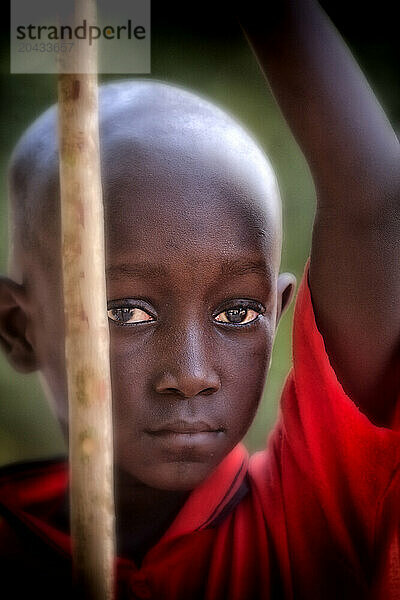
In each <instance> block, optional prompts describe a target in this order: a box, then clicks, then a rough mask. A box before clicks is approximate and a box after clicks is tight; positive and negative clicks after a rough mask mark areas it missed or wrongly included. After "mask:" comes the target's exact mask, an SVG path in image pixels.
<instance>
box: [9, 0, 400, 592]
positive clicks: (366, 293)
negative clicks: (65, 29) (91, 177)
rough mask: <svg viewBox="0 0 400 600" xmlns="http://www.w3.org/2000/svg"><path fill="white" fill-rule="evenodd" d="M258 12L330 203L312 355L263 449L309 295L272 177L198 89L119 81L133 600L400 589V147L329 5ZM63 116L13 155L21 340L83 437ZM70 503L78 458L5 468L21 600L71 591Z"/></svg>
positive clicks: (324, 210) (297, 349)
mask: <svg viewBox="0 0 400 600" xmlns="http://www.w3.org/2000/svg"><path fill="white" fill-rule="evenodd" d="M240 19H241V23H242V26H243V28H244V30H245V32H246V35H247V36H248V38H249V40H250V42H251V44H252V46H253V48H254V51H255V53H256V55H257V57H258V60H259V62H260V65H261V67H262V68H263V69H264V70H265V72H266V73H267V74H268V79H269V81H270V83H271V85H272V87H273V89H274V92H275V94H276V96H277V98H278V100H279V102H280V104H281V106H282V109H283V111H284V113H285V115H286V118H287V119H288V121H289V124H290V125H291V127H292V129H293V131H294V132H295V134H296V136H297V138H298V141H299V143H300V145H301V147H302V149H303V151H304V153H305V155H306V157H307V159H308V161H309V164H310V167H311V169H312V173H313V176H314V180H315V184H316V187H317V192H318V210H317V215H316V221H315V225H314V231H313V245H312V251H311V258H310V266H309V272H308V269H307V270H306V275H305V277H304V280H303V282H302V284H301V288H300V291H299V296H298V299H297V307H296V315H295V324H294V367H293V370H292V372H291V374H290V376H289V378H288V380H287V383H286V386H285V389H284V392H283V397H282V410H281V416H280V419H279V422H278V424H277V426H276V428H275V431H274V432H273V434H272V436H271V438H270V440H269V446H268V449H267V450H266V451H264V452H260V453H257V454H256V455H255V456H253V457H252V458H251V459H250V460H249V459H248V457H247V455H246V452H245V450H244V448H243V446H242V445H241V444H240V440H241V438H242V437H243V435H244V434H245V432H246V431H247V429H248V427H249V426H250V423H251V421H252V418H253V416H254V413H255V411H256V408H257V404H258V401H259V398H260V394H261V391H262V387H263V383H264V379H265V375H266V372H267V368H268V364H269V359H270V353H271V348H272V342H273V337H274V333H275V330H276V326H277V323H278V321H279V318H280V315H281V314H282V312H283V311H284V309H285V308H286V306H287V305H288V303H289V302H290V300H291V296H292V294H293V289H294V279H293V277H292V276H290V275H287V274H281V275H279V257H280V243H281V230H280V209H279V195H278V190H277V186H276V183H275V178H274V175H273V172H272V170H271V167H270V165H269V163H268V161H267V159H266V158H265V156H264V155H263V153H262V152H261V150H260V149H259V148H258V146H257V145H256V144H255V143H254V141H253V140H252V139H251V138H250V137H249V136H248V135H247V133H246V132H244V131H243V130H242V129H241V128H240V127H239V126H238V125H237V123H235V122H234V121H233V120H232V119H231V118H230V117H228V116H227V115H225V114H224V113H222V111H220V110H219V109H216V108H215V107H213V106H212V105H210V104H209V103H208V102H206V101H204V100H202V99H199V98H197V97H196V96H193V94H190V93H188V92H185V91H183V90H180V89H179V88H174V87H172V86H166V85H163V84H160V83H154V82H140V81H138V82H132V83H121V84H112V85H109V86H105V87H104V88H103V89H102V91H101V98H100V102H101V124H100V125H101V139H102V144H103V157H102V161H103V176H104V197H105V206H106V236H107V238H106V239H107V292H108V300H109V306H108V314H109V318H110V332H111V367H112V378H113V401H114V423H115V446H116V447H115V462H116V508H117V539H118V556H119V559H118V594H119V596H118V597H120V598H157V599H164V598H165V599H171V598H174V599H180V598H207V599H210V600H211V599H216V598H229V599H237V600H239V599H240V600H243V599H252V598H263V599H265V598H296V599H298V598H313V599H314V598H315V599H320V598H321V599H322V598H324V599H325V598H366V597H368V596H369V595H371V596H373V597H379V598H390V599H393V598H400V593H399V589H400V588H399V586H398V582H399V576H400V575H399V573H400V561H399V555H400V549H399V512H398V506H399V500H400V498H399V496H400V479H399V464H400V444H399V442H400V434H399V432H398V425H399V419H398V415H397V418H396V399H397V393H398V389H399V386H398V383H399V382H398V331H399V320H400V315H399V309H398V302H397V301H398V298H399V291H400V290H399V286H400V283H399V280H398V260H397V259H396V257H397V256H398V251H399V240H400V235H399V218H398V215H399V199H398V187H399V177H398V154H399V152H398V144H397V141H396V139H395V137H394V134H393V132H392V130H391V128H390V126H389V125H388V123H387V122H386V120H385V118H384V116H383V115H382V113H381V111H380V109H379V107H378V106H377V104H376V102H375V100H374V98H373V97H372V96H371V94H370V91H369V89H368V88H367V86H366V84H365V82H364V81H363V79H362V77H361V76H360V74H359V72H358V71H357V69H356V67H355V66H354V65H353V63H352V62H351V59H350V58H349V56H348V55H347V52H346V50H345V49H344V48H343V47H342V46H341V44H340V42H339V41H338V39H337V37H336V34H335V32H334V31H333V30H332V29H331V27H330V25H329V23H327V21H326V19H325V17H324V16H323V14H322V13H321V12H320V11H319V9H318V7H317V6H316V5H315V4H314V3H312V2H308V0H303V1H298V2H296V3H295V5H294V3H292V2H290V1H289V0H288V1H287V2H282V3H281V4H280V7H279V9H277V10H276V14H275V15H274V21H273V23H271V21H270V20H267V19H266V17H265V16H264V15H263V11H262V9H261V8H256V9H253V11H252V17H251V19H250V18H248V17H247V16H246V15H240ZM266 23H268V26H269V28H270V31H269V32H267V31H266V30H265V28H266V25H265V24H266ZM352 98H356V99H357V103H356V104H353V103H352V102H351V99H352ZM55 122H56V115H55V110H54V109H50V111H48V112H47V113H45V114H44V115H43V116H42V117H41V118H40V119H39V120H38V121H37V122H36V123H35V124H34V125H33V126H32V127H31V129H30V130H28V132H27V134H26V135H25V136H24V138H23V139H22V140H21V142H20V144H19V146H18V147H17V150H16V152H15V154H14V158H13V161H12V165H11V173H10V184H11V202H12V208H13V218H14V230H13V240H14V250H13V256H12V273H11V275H12V279H3V280H2V283H1V322H0V331H1V337H2V340H3V345H4V348H5V351H6V353H7V355H8V357H9V359H10V360H11V362H12V363H13V364H14V366H15V367H16V368H18V369H20V370H25V371H29V370H33V369H40V370H41V372H42V374H43V376H44V378H45V380H46V383H47V385H48V387H49V389H50V391H51V395H52V398H53V402H54V407H55V410H56V413H57V416H58V418H59V420H60V422H61V424H62V426H63V427H64V429H65V430H66V429H67V414H66V389H65V388H66V384H65V365H64V361H63V341H62V338H63V335H62V327H63V325H62V324H63V312H62V294H61V281H60V260H59V224H58V207H57V195H58V187H57V186H58V178H57V142H56V132H55ZM43 231H45V234H43ZM39 232H40V237H39ZM307 275H308V277H307ZM308 279H309V283H308ZM308 285H309V286H310V289H309V288H308ZM310 290H311V293H312V303H311V295H310ZM314 314H315V319H316V321H317V324H318V328H317V325H316V323H315V319H314ZM378 340H379V343H377V341H378ZM325 348H326V349H325ZM328 357H329V358H328ZM339 381H340V383H339ZM350 398H351V399H350ZM66 499H67V478H66V469H65V465H64V464H63V463H59V462H53V463H48V462H47V463H42V464H40V465H36V466H33V467H31V468H26V467H22V468H21V469H20V470H19V469H18V468H16V467H12V468H10V469H9V470H8V471H6V472H4V473H3V476H2V485H1V490H0V501H1V511H2V514H3V517H4V521H3V524H2V533H1V535H2V538H1V539H2V549H1V553H2V557H1V558H2V560H1V563H0V564H1V567H0V568H1V569H2V583H3V585H4V586H6V585H11V586H12V588H10V589H11V590H12V597H14V598H15V597H26V595H27V593H28V592H29V593H30V594H32V593H35V592H36V593H37V594H39V597H41V598H50V597H53V596H55V595H56V597H57V598H63V597H66V598H69V597H71V589H70V587H69V586H70V583H69V582H70V578H69V568H70V562H69V543H70V540H69V536H68V507H67V500H66ZM21 574H23V577H21ZM6 589H7V588H6ZM10 595H11V594H10Z"/></svg>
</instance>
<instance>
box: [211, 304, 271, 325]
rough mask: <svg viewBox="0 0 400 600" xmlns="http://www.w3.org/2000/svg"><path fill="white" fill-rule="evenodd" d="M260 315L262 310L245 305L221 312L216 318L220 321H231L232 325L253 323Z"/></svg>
mask: <svg viewBox="0 0 400 600" xmlns="http://www.w3.org/2000/svg"><path fill="white" fill-rule="evenodd" d="M259 315H260V311H257V310H253V309H252V308H246V307H245V306H233V307H232V308H228V309H226V310H223V311H222V312H220V313H219V314H218V315H217V316H216V317H215V320H216V321H218V322H219V323H230V324H231V325H245V324H246V323H251V322H252V321H255V319H256V318H257V317H258V316H259Z"/></svg>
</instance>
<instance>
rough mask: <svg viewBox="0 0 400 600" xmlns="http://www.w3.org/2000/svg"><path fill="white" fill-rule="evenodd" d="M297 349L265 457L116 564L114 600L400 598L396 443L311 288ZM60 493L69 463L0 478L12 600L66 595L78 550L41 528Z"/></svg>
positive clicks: (238, 461)
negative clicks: (317, 308)
mask: <svg viewBox="0 0 400 600" xmlns="http://www.w3.org/2000/svg"><path fill="white" fill-rule="evenodd" d="M293 349H294V350H293V368H292V370H291V372H290V374H289V376H288V378H287V381H286V384H285V387H284V390H283V394H282V400H281V410H280V416H279V419H278V422H277V424H276V426H275V429H274V431H273V432H272V434H271V436H270V437H269V440H268V444H267V448H266V449H265V450H264V451H262V452H257V453H256V454H255V455H253V456H252V457H251V458H249V457H248V454H247V451H246V450H245V448H244V446H243V445H241V444H239V445H238V446H237V447H236V448H235V449H234V450H233V451H232V452H231V453H230V454H229V455H228V456H227V457H226V458H225V459H224V460H223V461H222V463H220V465H219V466H218V467H217V469H216V470H215V471H214V472H213V473H212V474H211V475H210V477H209V478H208V479H207V480H206V481H205V482H203V483H202V484H201V485H200V486H199V487H198V488H196V489H195V490H194V491H193V492H192V493H191V494H190V496H189V498H188V500H187V501H186V503H185V505H184V506H183V508H182V509H181V511H180V512H179V514H178V515H177V517H176V518H175V520H174V522H173V523H172V524H171V526H170V527H169V529H168V530H167V531H166V533H165V534H164V536H163V537H162V538H161V540H160V541H159V542H157V544H156V545H155V546H154V547H153V548H152V549H151V550H150V551H149V552H148V553H147V555H146V556H145V558H144V560H143V563H142V565H141V567H140V569H138V568H137V567H136V565H135V564H134V563H133V562H132V561H130V560H127V559H122V558H119V559H118V560H117V575H118V576H117V579H118V598H121V599H122V598H154V599H156V600H187V599H190V600H195V599H200V598H201V599H204V600H221V599H227V600H228V599H229V600H253V599H254V600H256V599H263V600H266V599H276V598H279V599H280V598H285V599H286V598H287V599H291V598H293V599H295V600H301V599H303V598H304V599H310V600H319V599H321V600H322V599H323V600H327V599H335V600H337V599H338V598H340V599H344V598H351V599H352V600H354V599H357V598H360V599H361V598H362V599H365V598H368V597H371V598H382V599H384V600H400V432H399V430H398V427H394V428H393V429H386V428H380V427H376V426H375V425H373V424H372V423H371V422H370V421H369V420H368V419H367V417H366V416H364V415H363V414H362V413H361V412H360V411H359V410H358V409H357V407H356V406H355V404H354V403H353V402H352V401H351V400H350V399H349V398H348V397H347V396H346V394H345V392H344V391H343V389H342V387H341V385H340V383H339V382H338V380H337V378H336V376H335V373H334V371H333V369H332V367H331V365H330V363H329V359H328V357H327V354H326V351H325V347H324V342H323V339H322V337H321V335H320V333H319V331H318V329H317V327H316V324H315V319H314V314H313V309H312V303H311V298H310V292H309V289H308V285H307V278H306V277H305V278H304V279H303V281H302V284H301V286H300V290H299V294H298V298H297V303H296V311H295V320H294V339H293ZM66 487H67V469H66V464H65V463H64V462H58V461H56V462H54V461H52V462H43V463H41V464H36V465H31V466H30V467H29V466H25V467H23V468H21V467H6V469H5V470H4V472H3V475H2V476H1V479H0V514H3V516H4V517H5V518H4V519H3V523H2V528H0V571H2V572H1V577H0V581H2V585H3V586H4V585H5V584H4V583H3V582H4V581H5V580H6V579H7V577H8V579H9V580H10V582H11V583H10V584H12V586H13V596H12V597H13V598H19V597H26V594H27V593H28V592H29V593H30V595H32V594H33V593H34V590H35V586H36V589H38V592H37V593H38V594H39V595H38V597H40V598H42V599H44V598H50V597H53V598H57V600H59V599H61V598H68V597H71V596H70V594H71V592H70V587H69V586H70V584H69V581H70V577H69V574H70V540H69V537H68V535H67V534H65V533H62V532H61V531H59V530H56V529H54V528H52V527H51V526H50V525H49V524H48V522H47V521H49V520H50V516H51V513H52V511H53V510H55V508H56V507H57V503H58V502H60V501H62V500H61V499H62V498H63V496H64V494H65V490H66ZM3 589H4V587H3ZM18 594H20V595H18ZM46 594H47V595H46Z"/></svg>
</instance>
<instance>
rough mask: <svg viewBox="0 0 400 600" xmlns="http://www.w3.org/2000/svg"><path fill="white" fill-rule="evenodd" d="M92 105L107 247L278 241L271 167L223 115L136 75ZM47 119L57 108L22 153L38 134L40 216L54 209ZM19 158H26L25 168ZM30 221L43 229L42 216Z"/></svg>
mask: <svg viewBox="0 0 400 600" xmlns="http://www.w3.org/2000/svg"><path fill="white" fill-rule="evenodd" d="M100 108H101V122H100V138H101V151H102V177H103V189H104V201H105V212H106V231H107V236H108V240H107V243H108V248H109V250H110V252H111V253H112V254H116V253H118V252H119V251H121V249H122V250H123V247H124V246H129V245H132V244H134V245H135V246H136V248H137V250H138V252H139V246H140V245H141V246H142V248H143V250H144V249H145V248H147V249H148V250H150V249H152V248H154V243H155V241H157V240H158V241H160V243H163V244H164V248H167V247H169V252H170V253H171V252H172V251H173V250H174V249H175V250H176V249H177V248H178V247H183V245H186V248H187V245H188V244H191V245H192V247H193V248H194V246H195V245H196V242H198V243H201V244H202V245H203V246H205V245H207V243H208V244H209V246H210V248H212V247H214V248H215V247H216V243H217V241H219V242H220V244H223V243H224V240H225V243H226V250H228V248H229V244H236V245H237V246H240V245H244V246H246V245H247V246H249V244H250V245H251V244H253V245H254V243H256V244H257V245H259V246H260V248H261V247H262V245H264V246H263V248H264V250H265V251H267V252H271V251H272V250H271V249H272V248H275V250H276V249H277V248H278V247H279V246H280V201H279V192H278V188H277V184H276V180H275V176H274V173H273V171H272V169H271V167H270V165H269V163H268V160H267V159H266V157H265V155H264V154H263V152H262V151H261V150H260V148H259V147H258V146H257V144H256V143H255V142H254V141H253V140H252V138H251V137H250V136H249V135H248V134H247V132H245V131H244V130H243V129H242V127H241V126H240V125H239V124H238V123H236V122H235V121H234V120H233V119H232V118H231V117H230V116H229V115H226V114H225V113H224V112H223V111H221V110H220V109H219V108H217V107H215V106H214V105H212V104H210V103H209V102H207V101H204V100H203V99H201V98H198V97H197V96H195V95H194V94H191V93H189V92H187V91H186V90H181V89H180V88H175V87H174V86H169V85H165V84H161V83H158V82H143V81H142V82H124V83H123V84H113V85H110V86H105V88H104V89H103V91H102V93H101V95H100ZM54 127H55V114H54V113H53V114H51V112H49V113H48V115H47V119H46V116H44V117H42V119H41V121H39V123H38V125H37V126H36V132H35V126H34V129H33V132H32V133H33V135H31V140H29V136H28V140H27V141H26V142H25V145H26V146H27V152H25V154H26V155H28V156H29V154H30V149H31V148H32V145H34V142H35V140H34V138H35V137H36V138H39V137H40V139H41V142H40V152H39V153H38V151H37V144H36V154H35V155H36V157H38V156H39V158H40V165H38V166H40V168H39V169H35V168H34V167H35V165H33V166H32V172H33V175H34V177H33V178H32V180H31V182H30V183H31V190H32V194H33V195H34V196H35V197H36V198H35V199H34V202H38V203H39V204H41V209H42V210H38V211H36V213H35V214H36V215H40V214H41V215H42V216H43V218H45V219H46V220H47V221H48V220H49V218H50V219H51V218H52V217H51V215H53V216H54V217H55V218H54V220H55V222H57V212H58V210H57V205H58V203H59V198H58V196H59V192H58V181H57V179H58V177H57V172H58V164H57V152H56V144H57V143H56V141H55V142H54V137H56V135H55V131H53V134H54V135H53V136H52V134H51V129H54ZM35 133H36V135H35ZM37 141H38V140H37V139H36V142H37ZM22 154H23V152H22ZM46 154H48V156H46ZM17 159H18V156H17ZM33 160H34V159H33ZM27 162H28V161H27V160H26V157H25V165H23V166H25V169H26V168H27ZM22 163H24V161H22ZM16 179H18V178H16ZM49 182H50V183H49ZM43 191H45V192H46V193H45V194H44V193H43ZM35 225H36V227H40V228H41V229H43V225H44V223H40V222H39V223H36V224H35ZM46 225H48V223H47V224H46ZM45 230H49V229H48V227H46V228H45ZM46 237H49V236H46ZM53 239H54V238H53ZM46 243H47V242H46ZM48 243H50V241H49V242H48ZM261 249H262V248H261ZM275 250H274V254H276V252H275ZM277 253H278V254H279V249H278V251H277Z"/></svg>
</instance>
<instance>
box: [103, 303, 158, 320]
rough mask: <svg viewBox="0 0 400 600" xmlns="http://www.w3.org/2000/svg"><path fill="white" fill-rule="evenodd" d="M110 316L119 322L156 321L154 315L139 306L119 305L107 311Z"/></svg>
mask: <svg viewBox="0 0 400 600" xmlns="http://www.w3.org/2000/svg"><path fill="white" fill-rule="evenodd" d="M107 314H108V318H109V319H111V320H112V321H116V322H117V323H145V322H147V321H154V317H152V315H150V314H149V313H148V312H146V311H145V310H143V309H141V308H138V307H131V306H119V307H118V308H110V310H108V311H107Z"/></svg>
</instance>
